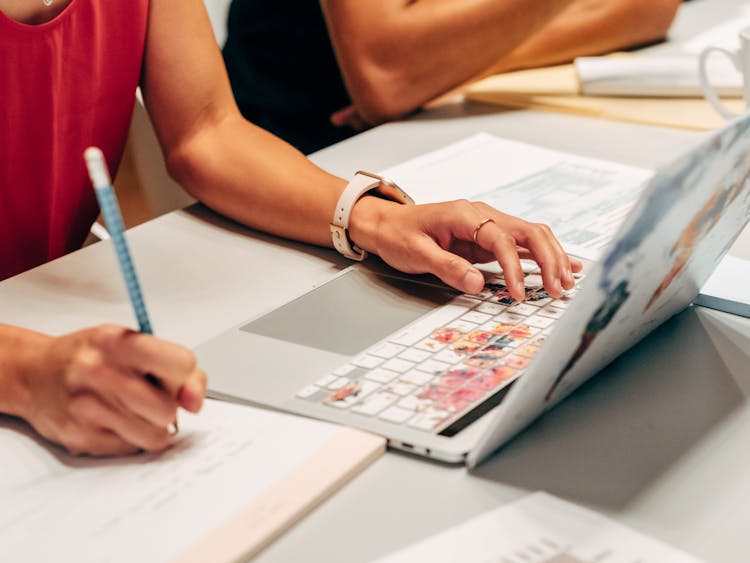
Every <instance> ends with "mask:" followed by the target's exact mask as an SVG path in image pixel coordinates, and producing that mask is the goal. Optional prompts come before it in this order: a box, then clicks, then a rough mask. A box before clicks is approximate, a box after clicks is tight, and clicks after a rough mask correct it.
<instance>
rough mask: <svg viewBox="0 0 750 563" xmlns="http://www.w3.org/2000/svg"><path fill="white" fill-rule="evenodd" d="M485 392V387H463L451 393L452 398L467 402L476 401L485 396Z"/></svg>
mask: <svg viewBox="0 0 750 563" xmlns="http://www.w3.org/2000/svg"><path fill="white" fill-rule="evenodd" d="M484 395H485V392H484V390H483V389H478V388H475V387H461V389H456V390H455V391H453V393H451V394H450V398H451V399H452V400H454V401H466V402H467V403H474V402H476V401H478V400H479V399H481V398H482V397H484Z"/></svg>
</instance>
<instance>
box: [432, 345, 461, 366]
mask: <svg viewBox="0 0 750 563" xmlns="http://www.w3.org/2000/svg"><path fill="white" fill-rule="evenodd" d="M463 357H464V355H463V354H457V353H456V352H454V351H453V350H451V349H450V348H446V349H445V350H442V351H440V352H438V353H437V354H435V355H434V356H433V358H434V359H435V360H437V361H439V362H445V363H447V364H457V363H458V362H460V361H461V360H462V359H463Z"/></svg>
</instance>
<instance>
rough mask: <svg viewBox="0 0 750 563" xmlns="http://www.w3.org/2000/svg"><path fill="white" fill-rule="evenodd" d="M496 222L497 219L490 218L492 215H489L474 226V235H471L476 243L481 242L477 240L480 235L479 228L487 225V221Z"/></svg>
mask: <svg viewBox="0 0 750 563" xmlns="http://www.w3.org/2000/svg"><path fill="white" fill-rule="evenodd" d="M494 222H495V220H494V219H492V218H490V217H487V219H482V220H481V221H480V222H479V224H478V225H477V226H476V227H474V234H473V235H472V236H471V238H473V239H474V244H479V243H478V242H477V236H478V235H479V230H480V229H481V228H482V227H484V226H485V225H486V224H487V223H494Z"/></svg>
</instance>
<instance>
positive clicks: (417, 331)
mask: <svg viewBox="0 0 750 563" xmlns="http://www.w3.org/2000/svg"><path fill="white" fill-rule="evenodd" d="M456 299H460V297H457V298H456ZM465 299H468V298H465ZM471 301H474V304H475V305H476V303H477V302H476V301H475V300H471ZM469 309H470V307H466V306H463V305H452V304H450V303H449V304H448V305H443V306H442V307H439V308H437V309H435V310H434V311H432V312H430V313H428V314H427V315H425V316H424V317H422V318H421V319H419V320H417V321H416V322H414V323H412V324H410V325H409V326H408V327H406V328H405V329H403V330H401V331H399V332H397V333H396V334H394V335H393V336H392V337H390V338H389V339H388V341H389V342H393V343H394V344H401V345H402V346H413V345H414V344H416V343H417V342H419V341H420V340H423V339H425V338H427V337H428V336H429V335H430V334H431V333H432V332H433V331H434V330H435V328H436V327H440V326H445V325H446V324H448V322H450V321H451V320H453V319H455V318H457V317H460V316H461V315H463V314H464V313H466V312H468V310H469Z"/></svg>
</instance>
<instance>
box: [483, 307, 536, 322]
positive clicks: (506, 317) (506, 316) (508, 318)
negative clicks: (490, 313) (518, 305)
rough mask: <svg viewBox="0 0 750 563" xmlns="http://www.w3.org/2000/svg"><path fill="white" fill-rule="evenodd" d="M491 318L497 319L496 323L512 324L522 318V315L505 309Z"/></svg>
mask: <svg viewBox="0 0 750 563" xmlns="http://www.w3.org/2000/svg"><path fill="white" fill-rule="evenodd" d="M534 311H536V309H534ZM493 320H495V321H497V322H498V323H503V324H511V325H514V324H518V323H520V322H521V321H522V320H524V316H523V315H517V314H515V313H511V312H509V311H505V312H504V313H500V314H499V315H497V316H495V318H494V319H493Z"/></svg>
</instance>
